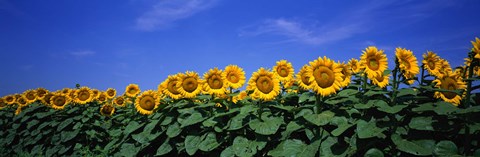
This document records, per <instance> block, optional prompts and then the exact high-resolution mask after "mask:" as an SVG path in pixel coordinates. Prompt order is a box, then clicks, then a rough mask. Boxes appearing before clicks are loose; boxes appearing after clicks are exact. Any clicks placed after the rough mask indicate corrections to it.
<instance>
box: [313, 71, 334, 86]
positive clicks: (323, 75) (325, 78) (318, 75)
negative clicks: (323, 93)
mask: <svg viewBox="0 0 480 157" xmlns="http://www.w3.org/2000/svg"><path fill="white" fill-rule="evenodd" d="M313 77H314V78H315V81H316V82H317V84H318V86H320V87H322V88H328V87H331V86H332V85H333V83H334V82H335V75H334V73H333V71H332V70H331V69H330V68H328V67H326V66H320V67H318V68H317V69H315V70H314V71H313Z"/></svg>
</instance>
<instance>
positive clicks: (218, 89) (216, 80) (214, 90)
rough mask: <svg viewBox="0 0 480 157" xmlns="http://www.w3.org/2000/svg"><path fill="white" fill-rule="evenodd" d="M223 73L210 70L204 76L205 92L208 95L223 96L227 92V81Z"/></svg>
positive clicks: (217, 70) (216, 69) (215, 69)
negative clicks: (223, 77)
mask: <svg viewBox="0 0 480 157" xmlns="http://www.w3.org/2000/svg"><path fill="white" fill-rule="evenodd" d="M222 75H223V71H222V70H219V69H218V68H214V69H210V70H208V72H206V73H205V74H203V79H204V80H203V81H204V82H203V90H204V92H205V93H207V94H212V95H221V94H225V92H226V91H227V81H224V80H223V79H222Z"/></svg>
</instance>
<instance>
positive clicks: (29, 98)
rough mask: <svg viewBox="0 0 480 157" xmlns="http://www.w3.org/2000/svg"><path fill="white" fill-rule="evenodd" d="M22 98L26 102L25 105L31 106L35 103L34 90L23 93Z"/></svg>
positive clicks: (35, 95) (35, 94)
mask: <svg viewBox="0 0 480 157" xmlns="http://www.w3.org/2000/svg"><path fill="white" fill-rule="evenodd" d="M23 96H24V97H25V100H26V101H27V104H31V103H33V102H35V101H37V92H35V90H31V89H29V90H27V91H25V92H23Z"/></svg>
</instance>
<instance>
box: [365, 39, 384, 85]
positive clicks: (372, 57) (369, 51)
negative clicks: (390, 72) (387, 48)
mask: <svg viewBox="0 0 480 157" xmlns="http://www.w3.org/2000/svg"><path fill="white" fill-rule="evenodd" d="M360 68H361V69H365V70H364V72H365V73H366V74H367V76H368V78H369V79H371V80H373V79H374V78H375V77H376V76H377V75H382V74H383V71H385V70H387V68H388V62H387V56H386V55H385V54H384V53H383V50H378V49H377V47H375V46H370V47H368V48H366V49H365V50H364V51H363V54H362V56H361V57H360Z"/></svg>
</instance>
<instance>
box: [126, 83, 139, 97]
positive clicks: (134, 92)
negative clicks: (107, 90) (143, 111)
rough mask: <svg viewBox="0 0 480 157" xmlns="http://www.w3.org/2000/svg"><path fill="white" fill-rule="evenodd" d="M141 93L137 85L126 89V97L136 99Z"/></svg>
mask: <svg viewBox="0 0 480 157" xmlns="http://www.w3.org/2000/svg"><path fill="white" fill-rule="evenodd" d="M139 93H140V88H139V87H138V85H137V84H129V85H128V86H127V88H125V95H127V96H129V97H135V96H137V95H138V94H139Z"/></svg>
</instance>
